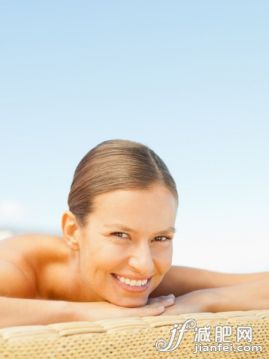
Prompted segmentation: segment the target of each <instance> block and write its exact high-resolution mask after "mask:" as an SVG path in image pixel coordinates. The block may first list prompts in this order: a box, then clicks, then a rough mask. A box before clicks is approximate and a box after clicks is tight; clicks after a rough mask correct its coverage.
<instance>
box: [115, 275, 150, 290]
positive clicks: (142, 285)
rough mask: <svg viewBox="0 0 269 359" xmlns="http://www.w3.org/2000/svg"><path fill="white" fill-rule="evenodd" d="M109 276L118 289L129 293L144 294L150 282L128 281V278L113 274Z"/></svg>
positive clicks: (147, 280)
mask: <svg viewBox="0 0 269 359" xmlns="http://www.w3.org/2000/svg"><path fill="white" fill-rule="evenodd" d="M111 276H112V278H113V280H114V281H115V283H117V285H118V286H119V287H120V288H122V289H124V290H127V291H129V292H144V291H145V290H147V289H148V288H149V285H150V280H151V278H148V279H145V280H133V279H132V280H130V279H129V278H125V277H121V276H118V275H117V274H115V273H112V274H111Z"/></svg>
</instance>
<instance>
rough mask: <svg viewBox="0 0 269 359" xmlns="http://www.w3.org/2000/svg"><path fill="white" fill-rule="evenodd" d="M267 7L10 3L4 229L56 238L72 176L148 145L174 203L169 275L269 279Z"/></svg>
mask: <svg viewBox="0 0 269 359" xmlns="http://www.w3.org/2000/svg"><path fill="white" fill-rule="evenodd" d="M268 16H269V2H268V1H259V0H257V1H246V0H245V1H240V0H238V1H229V0H225V1H213V0H212V1H169V0H168V1H165V2H163V1H156V0H155V1H146V2H145V1H135V2H131V1H81V0H78V1H76V2H74V1H68V0H65V1H56V2H55V1H50V0H49V1H23V2H22V1H12V0H10V1H2V2H1V5H0V55H1V56H0V151H1V152H0V153H1V155H0V156H1V157H0V164H1V169H0V170H1V177H0V183H1V186H0V228H5V229H6V228H12V229H17V230H19V231H32V230H34V231H43V232H50V233H60V218H61V213H62V212H63V211H64V210H65V209H66V208H67V207H66V206H67V205H66V199H67V195H68V191H69V187H70V184H71V180H72V176H73V172H74V169H75V166H76V165H77V163H78V161H79V160H80V159H81V157H82V156H83V155H84V154H85V153H86V152H87V151H88V150H89V149H90V148H92V147H93V146H95V145H96V144H98V143H99V142H101V141H103V140H107V139H111V138H124V139H130V140H136V141H139V142H142V143H145V144H147V145H149V146H150V147H151V148H152V149H153V150H155V151H156V152H157V153H158V154H159V155H160V156H161V157H162V158H163V159H164V161H165V162H166V163H167V165H168V167H169V169H170V171H171V173H172V175H173V176H174V177H175V180H176V182H177V185H178V189H179V192H180V209H179V213H178V219H177V224H176V225H177V236H176V239H175V242H174V259H173V261H174V263H175V264H178V265H180V264H184V265H192V266H201V267H205V268H209V269H216V270H217V269H219V270H225V271H231V270H232V271H256V270H257V271H258V270H266V271H268V250H267V248H268V247H267V242H268V240H269V215H268V213H269V188H268V183H269V166H268V164H269V163H268V162H269V161H268V157H269V144H268V142H269V141H268V139H269V101H268V95H269V91H268V90H269V85H268V84H269V65H268V64H269V45H268V38H269V25H268Z"/></svg>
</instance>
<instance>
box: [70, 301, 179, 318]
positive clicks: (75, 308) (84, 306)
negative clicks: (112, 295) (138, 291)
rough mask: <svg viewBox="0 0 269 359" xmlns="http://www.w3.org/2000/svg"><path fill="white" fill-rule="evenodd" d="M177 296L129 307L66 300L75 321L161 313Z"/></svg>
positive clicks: (107, 303)
mask: <svg viewBox="0 0 269 359" xmlns="http://www.w3.org/2000/svg"><path fill="white" fill-rule="evenodd" d="M174 300H175V297H174V296H172V297H170V296H163V297H162V298H159V300H158V301H155V302H152V303H147V304H146V305H144V306H142V307H134V308H127V307H121V306H118V305H115V304H112V303H109V302H66V304H67V306H68V311H69V313H70V312H71V315H70V317H71V318H72V320H74V321H95V320H100V319H109V318H121V317H144V316H153V315H160V314H161V313H163V312H164V311H165V308H167V307H168V306H170V305H173V303H174Z"/></svg>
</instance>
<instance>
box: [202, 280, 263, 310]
mask: <svg viewBox="0 0 269 359" xmlns="http://www.w3.org/2000/svg"><path fill="white" fill-rule="evenodd" d="M209 291H211V293H210V294H211V295H210V296H209V297H210V298H211V299H210V301H211V302H210V301H209V303H208V310H209V311H212V312H221V311H233V310H259V309H269V279H268V278H266V279H261V280H256V281H255V280H254V281H248V282H244V283H240V284H236V285H232V286H226V287H220V288H214V289H211V290H210V289H209Z"/></svg>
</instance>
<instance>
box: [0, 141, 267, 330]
mask: <svg viewBox="0 0 269 359" xmlns="http://www.w3.org/2000/svg"><path fill="white" fill-rule="evenodd" d="M68 205H69V209H68V210H66V211H65V212H64V213H63V215H62V236H61V237H57V236H44V235H36V234H31V235H22V236H17V237H11V238H8V239H5V240H2V241H1V243H0V326H1V327H4V326H10V325H26V324H48V323H55V322H60V321H61V322H63V321H77V320H78V321H80V320H82V321H83V320H90V321H94V320H98V319H105V318H114V317H128V316H151V315H167V314H179V313H184V312H199V311H221V310H223V311H225V310H226V311H227V310H240V309H265V308H268V307H269V300H268V298H269V291H268V289H266V290H265V289H264V288H268V273H256V274H241V275H239V274H224V273H217V272H211V271H205V270H202V269H195V268H187V267H180V266H178V267H175V266H172V265H171V263H172V252H173V235H174V232H175V228H174V226H175V219H176V213H177V208H178V193H177V189H176V184H175V182H174V180H173V178H172V176H171V174H170V172H169V170H168V168H167V167H166V165H165V163H164V162H163V161H162V160H161V158H160V157H159V156H158V155H157V154H156V153H155V152H154V151H152V150H151V149H150V148H148V147H147V146H145V145H143V144H140V143H137V142H133V141H127V140H110V141H105V142H102V143H100V144H99V145H97V146H96V147H94V148H93V149H92V150H90V151H89V152H88V153H87V154H86V155H85V156H84V157H83V158H82V160H81V161H80V163H79V164H78V166H77V168H76V171H75V174H74V178H73V182H72V184H71V189H70V193H69V197H68ZM261 288H263V291H261ZM169 294H172V296H170V298H169ZM167 296H168V297H167ZM175 296H176V297H177V298H175ZM246 298H247V299H246ZM242 299H244V300H242Z"/></svg>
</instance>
